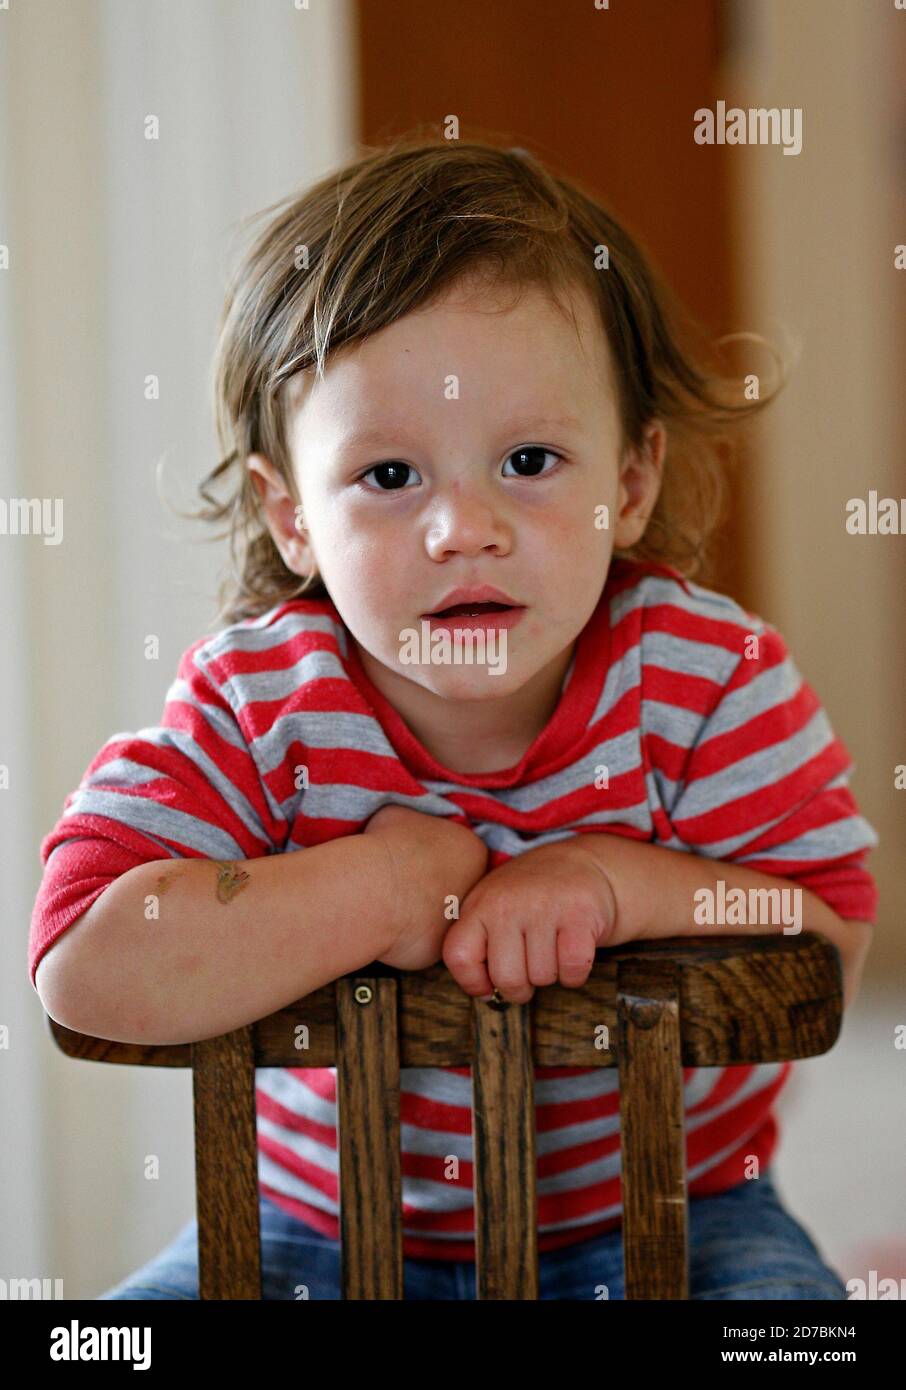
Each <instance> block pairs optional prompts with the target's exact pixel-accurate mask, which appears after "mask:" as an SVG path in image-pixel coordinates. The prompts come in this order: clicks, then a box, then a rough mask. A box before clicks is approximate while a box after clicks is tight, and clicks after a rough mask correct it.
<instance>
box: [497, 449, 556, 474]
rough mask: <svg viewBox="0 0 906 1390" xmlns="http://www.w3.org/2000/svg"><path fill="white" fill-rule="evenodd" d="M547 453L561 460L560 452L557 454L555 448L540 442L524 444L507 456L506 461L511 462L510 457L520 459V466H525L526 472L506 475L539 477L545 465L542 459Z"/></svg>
mask: <svg viewBox="0 0 906 1390" xmlns="http://www.w3.org/2000/svg"><path fill="white" fill-rule="evenodd" d="M539 454H540V455H541V456H542V458H541V459H539V458H538V455H539ZM545 454H549V455H550V457H551V458H552V459H555V460H559V458H560V454H555V453H554V451H553V449H545V448H542V446H541V445H540V444H523V445H522V446H521V447H520V448H518V449H514V450H513V452H512V453H511V454H510V455H509V457H508V458H507V460H506V462H507V463H509V461H510V459H518V460H519V467H524V468H525V472H523V473H516V474H515V475H514V474H512V473H508V474H505V475H504V476H505V477H510V478H511V477H514V476H515V477H517V478H536V477H538V476H539V475H541V470H542V468H543V466H544V465H543V461H542V460H543V456H544V455H545ZM547 471H548V473H550V471H551V470H550V469H548V470H547ZM542 476H546V475H542Z"/></svg>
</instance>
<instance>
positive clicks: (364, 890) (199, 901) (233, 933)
mask: <svg viewBox="0 0 906 1390" xmlns="http://www.w3.org/2000/svg"><path fill="white" fill-rule="evenodd" d="M486 866H487V849H486V847H485V845H484V844H483V843H482V841H481V840H480V839H479V838H478V836H477V835H475V834H474V833H473V832H472V831H471V830H469V829H468V828H467V827H466V826H463V825H459V824H457V823H455V822H452V821H446V820H444V819H443V818H441V817H435V816H428V815H424V814H422V813H420V812H416V811H411V810H409V809H407V808H403V807H385V808H382V809H381V811H379V812H377V814H376V815H375V816H374V817H372V819H371V821H370V822H369V823H368V826H367V827H366V832H365V833H363V834H357V835H347V836H343V837H341V838H340V839H336V840H331V841H328V842H327V843H326V844H322V845H317V846H313V847H310V848H307V849H304V850H297V851H293V852H292V853H290V854H281V855H270V856H267V857H263V858H256V859H246V860H236V861H233V862H232V863H231V864H230V865H229V866H222V867H219V866H218V862H217V861H214V860H211V859H163V860H155V861H153V862H150V863H145V864H139V865H136V866H135V867H134V868H132V869H130V870H129V871H128V872H126V873H124V874H122V875H121V876H120V877H119V878H117V879H116V880H115V881H114V882H113V883H111V884H110V886H109V887H108V888H107V889H106V890H105V891H104V892H103V893H102V894H101V896H100V897H99V898H97V899H96V900H95V902H94V903H92V905H91V907H90V908H89V909H88V910H87V912H85V913H83V915H82V916H81V917H80V918H78V919H77V921H76V922H75V923H73V925H72V926H71V927H69V928H68V929H67V931H66V932H65V933H64V934H63V935H62V936H61V937H60V938H59V940H58V941H57V942H55V943H54V945H53V946H52V947H51V948H50V949H49V950H48V951H47V952H46V954H45V955H44V956H43V957H42V959H41V962H40V964H39V966H38V970H37V974H36V977H35V984H36V988H37V990H38V994H39V995H40V998H41V1002H42V1003H43V1005H44V1007H45V1009H46V1010H47V1012H48V1013H49V1014H50V1016H51V1017H52V1018H54V1019H56V1020H57V1021H58V1022H60V1023H62V1024H63V1026H64V1027H67V1028H72V1029H73V1030H74V1031H76V1032H81V1033H88V1034H91V1035H93V1036H95V1037H101V1038H110V1039H111V1040H113V1041H120V1042H136V1043H149V1044H160V1043H175V1042H180V1043H184V1042H195V1041H198V1040H200V1039H202V1038H210V1037H216V1036H218V1035H219V1034H221V1033H228V1032H231V1031H232V1030H233V1029H235V1028H240V1027H243V1026H244V1025H245V1024H248V1023H250V1022H252V1021H254V1020H256V1019H259V1018H263V1017H265V1016H266V1015H268V1014H270V1013H273V1012H275V1011H276V1010H278V1009H280V1008H283V1007H284V1006H285V1005H287V1004H290V1003H292V1002H293V1001H294V1000H296V999H299V998H302V997H303V996H304V995H306V994H309V993H310V992H311V991H312V990H315V989H317V988H319V987H320V986H321V985H323V984H326V983H328V982H329V981H330V980H335V979H337V978H338V976H340V975H344V974H346V973H348V972H349V971H352V970H356V969H357V968H359V967H360V966H364V965H367V964H369V963H370V962H372V961H375V960H381V959H385V960H386V961H387V963H388V964H394V965H398V966H399V968H401V969H420V968H423V967H424V966H427V965H429V964H431V963H433V961H436V960H439V959H440V955H441V949H442V942H443V936H444V934H445V932H446V930H447V928H448V927H449V925H450V923H449V920H448V919H447V918H446V917H445V916H444V906H445V899H446V898H447V897H448V895H450V894H455V895H456V896H457V897H458V898H460V899H461V898H463V897H465V895H466V894H467V893H468V892H469V891H470V889H471V888H472V886H473V885H474V884H475V883H476V882H477V881H478V879H479V878H481V876H482V874H483V873H484V872H485V868H486ZM243 874H245V875H247V878H246V879H244V880H243V879H242V878H241V877H240V876H241V875H243ZM151 895H153V896H154V897H156V898H157V911H158V915H157V916H156V917H154V918H152V919H151V920H148V918H147V916H146V907H147V903H146V900H147V898H148V897H149V896H151ZM224 899H227V900H226V901H224Z"/></svg>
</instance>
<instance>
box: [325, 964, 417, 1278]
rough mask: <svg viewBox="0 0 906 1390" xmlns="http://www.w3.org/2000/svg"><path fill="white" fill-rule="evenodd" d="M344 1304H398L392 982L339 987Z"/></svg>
mask: <svg viewBox="0 0 906 1390" xmlns="http://www.w3.org/2000/svg"><path fill="white" fill-rule="evenodd" d="M336 1008H337V1014H336V1019H337V1024H336V1027H337V1132H338V1140H337V1143H338V1156H339V1168H340V1258H341V1278H342V1287H343V1297H344V1298H349V1299H366V1298H367V1299H401V1298H402V1297H403V1242H402V1174H401V1159H400V1061H399V1045H398V1039H397V984H396V980H394V979H381V978H374V977H368V976H355V977H353V978H350V977H348V976H346V977H344V978H343V979H341V980H337V982H336Z"/></svg>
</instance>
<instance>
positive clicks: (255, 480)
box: [246, 454, 314, 575]
mask: <svg viewBox="0 0 906 1390" xmlns="http://www.w3.org/2000/svg"><path fill="white" fill-rule="evenodd" d="M246 466H247V467H248V470H249V476H250V477H251V480H252V486H253V487H254V488H255V490H256V492H257V493H258V496H259V497H260V498H261V509H262V511H263V513H264V517H265V520H266V521H267V527H268V530H269V531H270V533H271V535H272V537H273V539H274V544H275V545H276V547H277V549H278V550H279V552H280V555H281V557H282V559H283V563H284V564H285V565H286V567H287V569H289V570H292V572H293V573H294V574H298V575H305V574H306V573H307V572H308V571H310V569H311V565H312V560H313V558H314V557H313V555H312V553H311V546H310V544H309V541H308V533H307V531H306V530H305V523H304V519H303V516H302V507H301V504H300V503H297V502H295V500H294V499H293V497H292V496H291V495H290V492H289V490H288V488H287V485H286V483H285V482H284V480H283V479H282V478H281V477H280V475H279V473H278V472H277V470H276V468H275V467H274V465H273V464H272V463H271V461H270V459H268V458H266V457H265V456H264V454H249V456H248V458H247V460H246Z"/></svg>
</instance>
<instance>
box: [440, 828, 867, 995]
mask: <svg viewBox="0 0 906 1390" xmlns="http://www.w3.org/2000/svg"><path fill="white" fill-rule="evenodd" d="M718 880H723V889H722V890H719V889H718ZM737 888H738V889H742V890H743V891H744V892H745V893H746V895H747V897H748V890H749V889H751V888H761V889H771V888H776V889H779V890H783V895H782V896H781V897H780V899H779V902H780V903H781V904H784V903H790V902H792V903H793V904H794V907H793V910H792V912H791V913H790V914H789V917H788V922H787V924H786V925H785V924H784V922H782V921H778V922H776V923H775V924H772V923H771V922H770V921H768V922H761V921H755V922H746V923H745V924H742V923H740V924H738V925H737V924H736V923H735V922H731V925H725V924H721V923H720V922H716V923H706V924H703V922H702V920H701V918H700V917H699V920H696V913H701V911H702V909H701V907H700V906H697V904H700V903H701V901H702V899H701V898H700V897H699V898H696V894H701V891H702V890H703V889H706V890H708V891H709V892H710V893H711V895H712V898H711V901H712V902H718V901H721V900H723V901H726V897H727V895H729V894H730V893H731V891H732V890H733V889H737ZM790 890H793V896H792V898H791V896H790ZM719 893H722V894H723V898H722V899H721V898H719V896H718V895H719ZM746 915H749V914H746ZM789 919H792V920H789ZM784 930H786V931H787V932H788V933H790V934H793V933H795V932H796V931H814V932H818V933H820V935H822V936H825V937H827V939H828V940H829V941H831V942H833V944H834V945H835V946H836V947H837V948H838V950H839V952H840V959H841V964H842V970H843V982H844V999H843V1003H844V1008H848V1007H849V1005H850V1004H851V1003H852V1001H853V999H854V998H855V995H856V991H857V989H858V986H859V979H860V977H861V974H862V968H863V965H864V963H865V956H866V954H867V952H868V948H869V944H870V940H871V932H872V926H871V924H870V923H869V922H857V921H847V920H844V919H843V918H841V917H839V916H838V915H837V913H836V912H834V911H833V909H832V908H830V907H828V905H827V903H825V902H823V901H822V900H821V898H819V897H818V896H817V895H816V894H814V893H811V892H809V890H808V889H805V888H802V887H801V886H799V885H797V884H795V883H794V882H792V881H791V880H790V879H784V878H774V877H772V876H771V875H769V874H763V873H759V872H757V871H756V870H754V869H747V868H746V867H745V866H744V865H742V864H733V863H724V862H722V861H721V860H715V859H707V858H705V857H703V856H701V855H697V854H687V853H685V852H683V851H681V850H673V849H666V848H665V847H664V846H663V845H654V844H649V843H647V842H642V841H638V840H630V839H627V838H626V837H625V836H622V835H613V834H611V835H606V834H596V833H591V834H583V835H575V836H573V837H572V838H571V839H569V840H562V841H559V842H558V843H557V844H553V845H542V846H539V847H538V848H537V849H532V850H527V851H526V852H525V853H524V854H521V855H519V856H518V858H516V859H511V860H509V861H508V862H507V863H506V864H502V865H501V866H500V867H499V868H497V869H493V870H491V872H490V873H488V874H486V875H485V877H484V878H483V879H482V880H481V881H480V882H479V883H478V884H476V886H475V887H474V888H473V889H472V891H471V893H470V894H469V895H468V897H466V898H465V899H464V901H463V904H462V913H461V915H460V917H459V920H458V921H457V922H455V923H454V925H453V926H452V927H451V928H450V930H449V931H448V932H447V935H446V937H445V938H444V952H443V956H444V963H445V964H446V966H447V969H448V970H449V971H450V972H451V974H452V975H453V976H454V977H455V978H456V980H457V981H458V982H459V984H460V985H461V986H462V988H463V989H464V990H465V991H466V993H468V994H475V995H478V996H483V995H486V994H489V993H490V992H491V990H492V989H494V987H495V986H496V987H497V988H498V989H499V990H500V993H501V995H502V996H503V997H504V998H505V999H508V1000H510V1001H511V1002H512V1003H519V1004H522V1003H526V1002H527V1001H528V1000H529V999H531V997H532V995H533V994H534V992H535V987H536V986H537V985H544V984H554V983H556V982H557V981H558V980H559V982H560V983H561V984H563V985H568V986H572V987H576V986H579V985H582V984H584V983H585V981H586V980H587V979H588V975H589V972H590V970H591V966H592V963H593V961H594V953H595V950H596V949H597V948H598V947H600V946H621V945H624V944H625V943H626V942H628V941H638V940H640V939H642V938H648V939H653V938H656V937H673V936H707V935H708V934H709V933H710V934H713V935H720V936H727V935H729V936H734V935H738V934H745V935H756V936H759V935H766V934H767V935H770V934H771V933H774V932H782V931H784Z"/></svg>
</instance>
